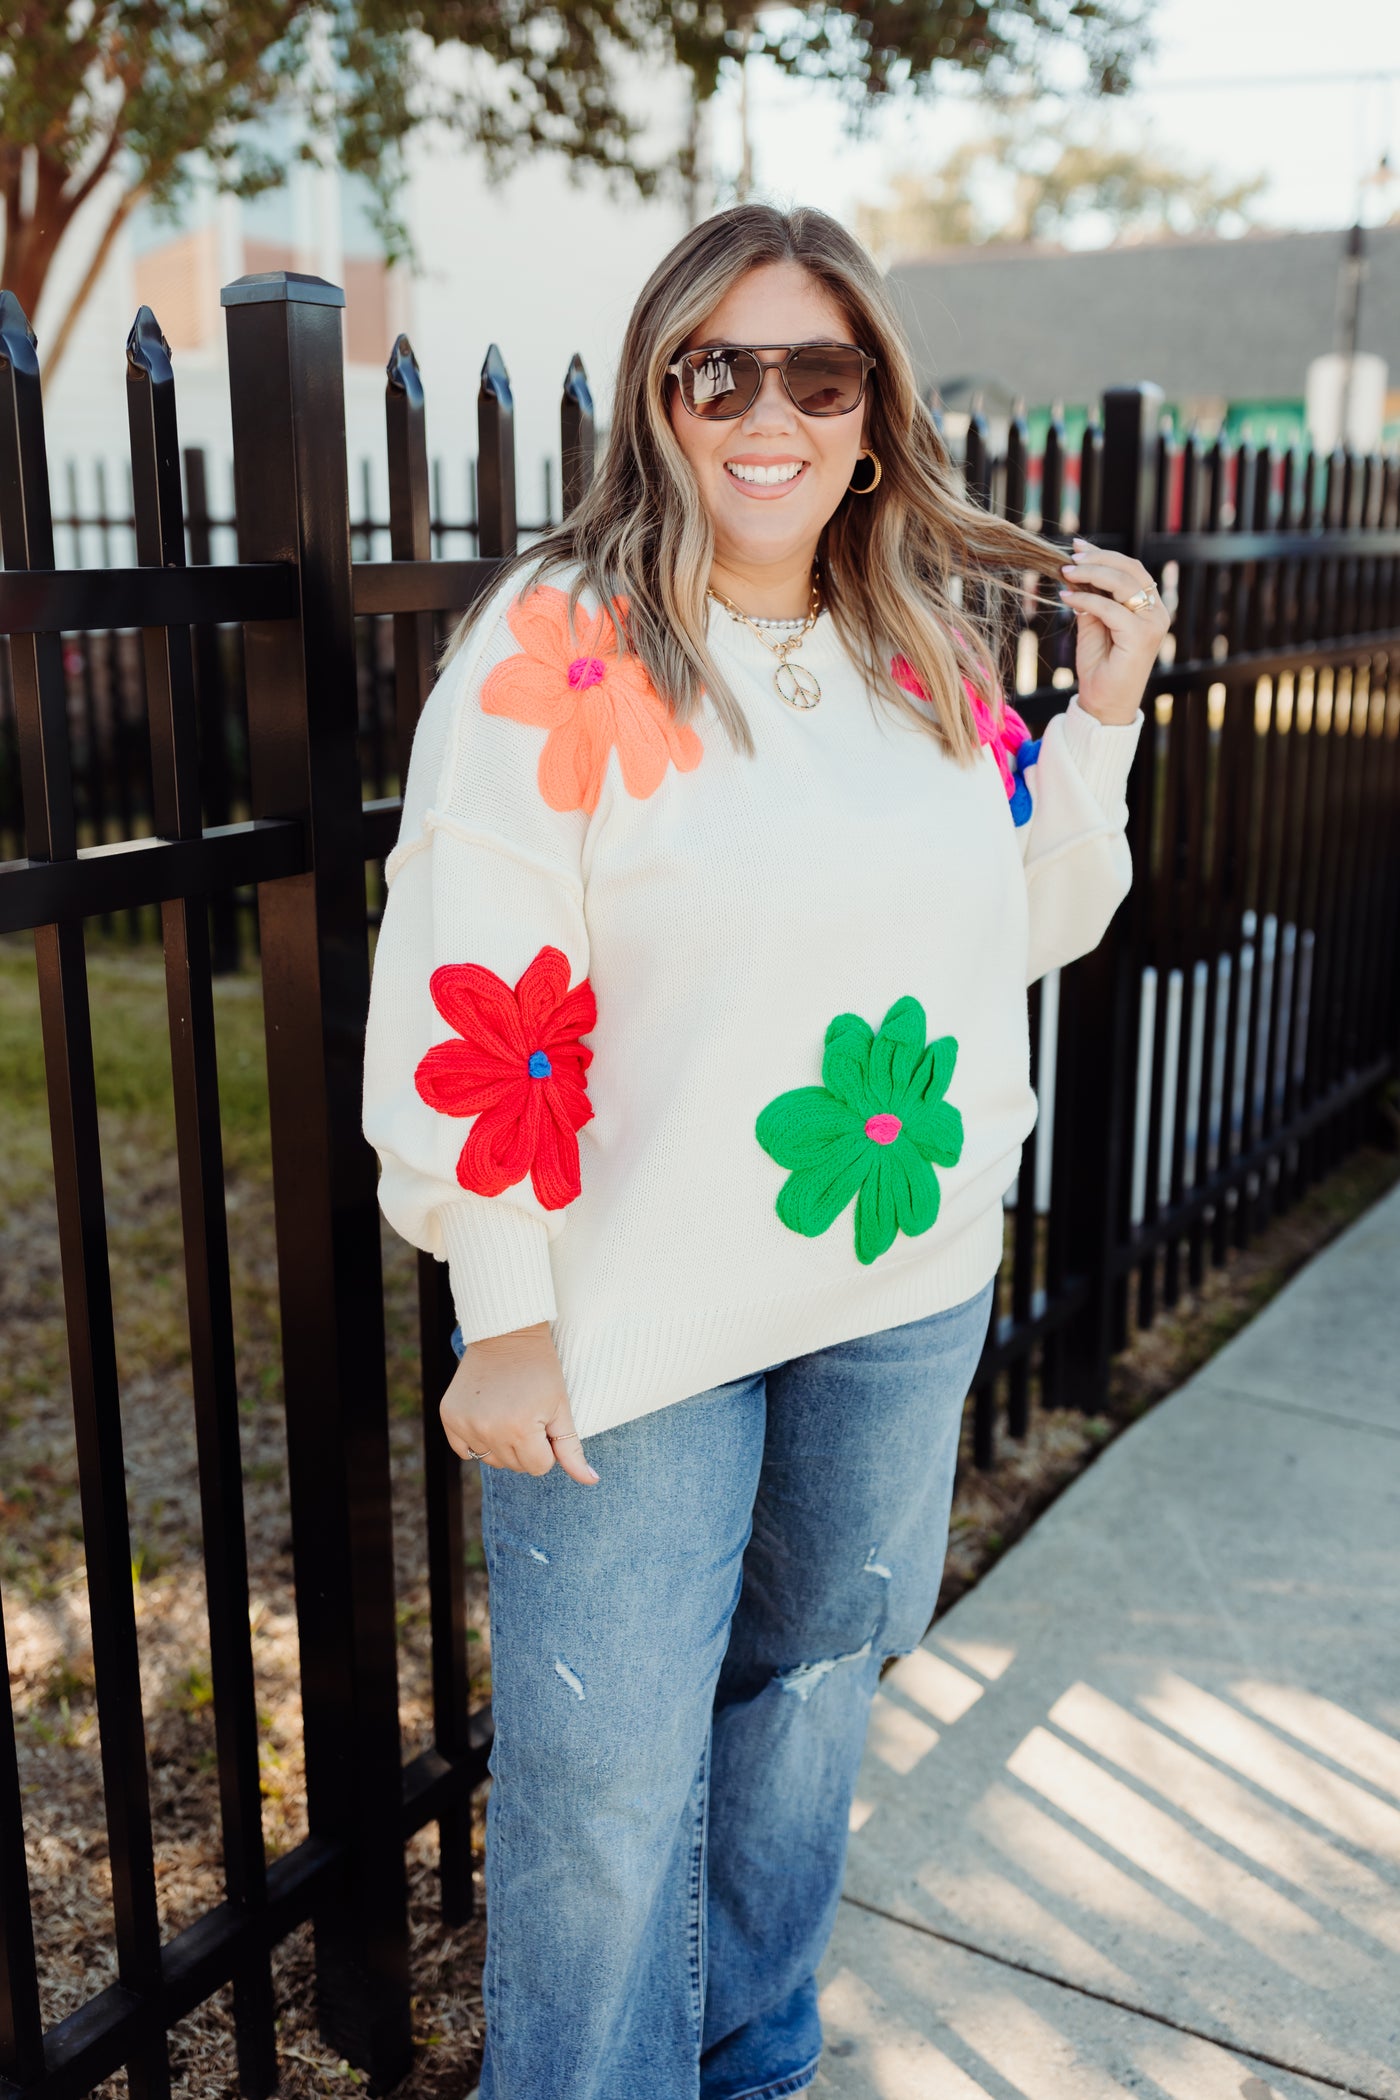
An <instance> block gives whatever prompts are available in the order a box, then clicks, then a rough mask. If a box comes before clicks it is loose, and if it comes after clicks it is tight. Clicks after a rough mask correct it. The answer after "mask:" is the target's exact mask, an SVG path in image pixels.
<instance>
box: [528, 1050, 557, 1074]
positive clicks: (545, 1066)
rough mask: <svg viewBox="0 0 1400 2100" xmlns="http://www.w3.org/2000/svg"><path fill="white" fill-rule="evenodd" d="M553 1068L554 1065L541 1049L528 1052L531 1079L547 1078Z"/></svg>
mask: <svg viewBox="0 0 1400 2100" xmlns="http://www.w3.org/2000/svg"><path fill="white" fill-rule="evenodd" d="M553 1070H554V1067H553V1065H552V1064H551V1063H550V1061H549V1058H548V1057H547V1055H546V1054H545V1052H544V1051H543V1050H532V1051H531V1052H530V1077H531V1078H532V1079H548V1077H549V1075H550V1073H551V1072H552V1071H553Z"/></svg>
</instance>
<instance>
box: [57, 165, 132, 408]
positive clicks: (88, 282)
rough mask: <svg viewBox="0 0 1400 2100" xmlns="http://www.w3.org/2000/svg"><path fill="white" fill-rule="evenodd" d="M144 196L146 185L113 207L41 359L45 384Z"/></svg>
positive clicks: (128, 194)
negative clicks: (48, 348)
mask: <svg viewBox="0 0 1400 2100" xmlns="http://www.w3.org/2000/svg"><path fill="white" fill-rule="evenodd" d="M145 194H146V192H145V187H144V185H141V186H138V187H137V188H136V189H131V190H127V191H126V193H125V194H124V195H123V196H121V197H119V198H118V199H117V202H116V204H115V205H114V206H113V209H112V216H111V217H110V218H109V219H108V221H107V225H106V228H105V230H104V232H103V235H102V238H101V240H100V241H99V242H98V244H97V246H96V248H95V249H94V250H93V253H92V260H91V261H90V262H89V264H88V266H87V269H86V270H85V271H84V273H83V278H82V282H81V283H80V284H79V285H78V287H77V289H76V291H75V292H74V293H73V296H72V298H71V299H70V300H69V301H68V310H67V312H66V313H65V314H64V316H63V319H62V320H61V321H60V322H59V325H58V330H57V333H56V334H55V336H54V339H53V348H52V349H51V350H50V351H49V354H48V356H47V357H41V365H42V370H43V377H44V380H45V383H46V384H47V383H48V382H49V381H51V380H52V378H53V375H54V373H55V372H56V371H57V370H58V367H59V363H60V360H61V359H62V357H63V353H64V351H65V350H66V349H67V348H68V343H69V339H70V337H71V336H72V333H73V330H74V328H75V326H76V325H77V320H78V316H79V314H80V313H81V312H82V310H83V307H84V305H85V304H86V302H87V297H88V294H89V293H90V292H91V290H92V288H93V286H94V285H95V284H96V282H97V280H98V278H99V277H100V276H101V275H102V272H103V269H104V267H105V265H106V262H107V258H108V256H109V255H110V254H111V252H112V243H113V242H114V241H115V240H116V237H117V235H118V234H119V233H120V232H121V230H122V228H123V226H125V224H126V222H127V220H128V219H129V218H130V217H131V214H132V213H133V212H134V211H135V209H136V207H137V205H138V204H139V203H140V202H141V199H142V198H143V197H144V196H145Z"/></svg>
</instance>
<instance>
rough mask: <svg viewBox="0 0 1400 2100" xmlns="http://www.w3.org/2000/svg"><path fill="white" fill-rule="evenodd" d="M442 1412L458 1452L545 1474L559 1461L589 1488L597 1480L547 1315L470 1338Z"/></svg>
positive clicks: (514, 1469) (489, 1463)
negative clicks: (529, 1324)
mask: <svg viewBox="0 0 1400 2100" xmlns="http://www.w3.org/2000/svg"><path fill="white" fill-rule="evenodd" d="M438 1412H439V1414H440V1415H441V1416H442V1426H443V1428H444V1429H445V1430H446V1432H447V1441H448V1443H449V1444H451V1446H452V1448H453V1450H454V1451H455V1452H456V1453H457V1455H458V1457H459V1458H468V1457H471V1456H472V1455H475V1456H476V1457H478V1458H479V1459H480V1460H481V1462H482V1464H483V1465H487V1466H505V1467H507V1468H508V1469H509V1470H510V1471H511V1472H513V1473H547V1472H548V1471H549V1469H550V1467H551V1466H552V1465H553V1464H554V1463H555V1461H556V1459H557V1460H558V1462H559V1464H560V1465H561V1466H562V1467H563V1468H564V1471H565V1472H566V1473H567V1474H568V1475H569V1476H570V1478H571V1479H573V1480H578V1481H581V1482H583V1484H584V1485H585V1486H587V1487H591V1486H592V1485H593V1483H594V1482H595V1481H596V1480H597V1478H598V1475H597V1474H596V1473H595V1472H594V1470H593V1468H592V1466H590V1465H589V1463H588V1460H587V1459H586V1458H585V1457H584V1455H583V1440H582V1438H581V1437H580V1435H579V1433H578V1431H577V1430H576V1429H575V1427H574V1417H573V1410H572V1408H571V1407H570V1406H569V1395H568V1393H567V1392H566V1391H565V1388H564V1373H563V1371H562V1370H561V1369H560V1367H559V1357H558V1354H557V1353H556V1351H555V1347H554V1339H553V1337H552V1335H551V1334H550V1331H549V1322H548V1321H547V1320H541V1321H540V1322H539V1323H538V1324H537V1325H536V1326H534V1327H520V1328H517V1329H516V1331H515V1332H514V1333H513V1334H493V1335H488V1336H486V1338H485V1339H484V1340H482V1341H479V1342H468V1344H467V1346H466V1349H465V1350H464V1351H463V1354H462V1360H461V1362H460V1363H459V1364H458V1366H457V1369H456V1371H455V1373H454V1374H453V1379H452V1383H451V1385H450V1386H449V1387H448V1388H447V1391H446V1392H445V1393H444V1394H443V1396H442V1400H441V1402H440V1404H439V1408H438Z"/></svg>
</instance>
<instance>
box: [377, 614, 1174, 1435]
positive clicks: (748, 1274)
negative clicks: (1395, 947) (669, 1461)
mask: <svg viewBox="0 0 1400 2100" xmlns="http://www.w3.org/2000/svg"><path fill="white" fill-rule="evenodd" d="M557 581H563V579H558V580H557ZM518 592H519V593H522V594H521V595H517V593H518ZM592 606H593V601H592V600H590V599H589V598H587V597H585V599H584V601H583V603H582V605H581V607H580V612H579V616H578V622H577V626H576V629H575V631H574V632H573V633H572V634H571V633H569V632H568V631H567V630H566V626H565V619H564V610H563V608H564V594H563V592H562V591H561V590H559V589H558V588H557V587H555V586H548V587H544V588H538V589H535V590H533V591H531V590H530V588H529V585H528V583H527V584H526V585H525V586H519V585H517V590H516V591H512V590H510V588H509V587H506V588H505V589H498V590H497V592H496V593H495V594H494V596H493V598H492V600H491V601H490V602H489V603H488V604H487V605H486V607H485V608H484V609H483V614H482V617H481V618H480V620H479V621H478V623H477V625H476V627H475V628H474V630H473V634H472V636H471V638H470V639H469V641H468V643H467V644H466V646H465V647H464V648H463V649H462V650H460V651H459V652H458V654H457V656H456V657H455V658H454V659H453V661H452V663H451V664H450V665H449V666H448V668H447V670H446V671H445V672H444V674H443V676H442V677H441V678H440V679H439V681H438V683H437V685H436V686H435V688H434V690H433V692H432V693H431V694H430V696H429V698H428V701H427V703H426V705H425V707H424V710H423V714H422V718H421V720H420V722H419V725H418V730H417V733H416V736H415V739H414V744H413V751H412V757H411V761H410V764H409V772H408V780H407V783H406V789H405V794H404V808H403V820H402V824H401V827H400V831H399V838H398V843H397V845H396V846H395V848H394V850H393V852H392V853H391V854H390V856H389V859H388V862H387V864H386V873H387V876H388V879H389V885H390V887H389V894H388V900H387V904H386V907H385V912H384V918H383V923H382V926H381V928H380V932H379V939H378V946H377V948H376V951H375V958H374V970H373V979H372V985H371V992H370V1007H369V1019H368V1035H367V1041H366V1053H365V1069H364V1130H365V1135H366V1137H367V1138H368V1140H369V1142H370V1143H371V1144H372V1145H373V1146H374V1148H375V1150H376V1152H377V1153H378V1155H379V1158H380V1161H381V1164H382V1169H383V1171H382V1174H381V1178H380V1182H379V1200H380V1203H381V1206H382V1208H383V1211H384V1214H385V1216H386V1217H387V1218H388V1220H389V1222H390V1224H391V1225H393V1226H394V1228H395V1229H396V1230H397V1231H398V1232H400V1233H401V1234H402V1235H403V1236H404V1238H405V1239H407V1240H409V1241H410V1242H411V1243H412V1244H413V1245H414V1246H416V1247H422V1248H426V1249H427V1250H428V1251H429V1253H431V1254H433V1255H435V1256H437V1257H438V1258H439V1259H445V1260H446V1261H447V1262H448V1264H449V1270H450V1276H451V1284H452V1293H453V1298H454V1301H455V1304H456V1309H457V1316H458V1318H459V1320H460V1321H461V1325H462V1330H463V1333H464V1334H465V1335H466V1337H467V1339H468V1340H469V1341H470V1340H475V1339H477V1338H479V1337H481V1336H485V1335H491V1334H499V1333H503V1332H505V1331H507V1330H509V1329H511V1328H516V1327H522V1326H526V1325H529V1324H530V1323H532V1322H534V1321H538V1320H545V1319H547V1320H549V1321H550V1322H551V1323H552V1332H553V1336H554V1341H555V1344H556V1346H557V1349H558V1352H559V1358H560V1362H561V1364H562V1367H563V1372H564V1378H565V1383H566V1385H567V1388H568V1391H569V1395H570V1399H571V1402H572V1405H573V1410H574V1417H575V1421H576V1423H577V1425H578V1427H579V1429H580V1430H581V1431H582V1432H583V1433H584V1434H585V1435H587V1434H589V1433H590V1432H593V1431H597V1430H602V1429H606V1428H609V1427H611V1426H612V1425H614V1424H616V1423H619V1422H625V1421H627V1420H628V1419H629V1418H631V1417H633V1416H635V1415H640V1414H645V1413H647V1412H648V1411H649V1410H651V1409H653V1408H658V1407H664V1406H666V1405H668V1404H669V1403H670V1402H672V1401H676V1400H681V1399H684V1398H686V1397H687V1396H688V1395H691V1394H694V1393H699V1392H703V1391H705V1390H706V1389H707V1388H708V1387H710V1386H714V1385H717V1384H721V1383H724V1382H725V1381H727V1380H729V1379H733V1378H737V1377H739V1376H741V1375H742V1374H744V1373H746V1372H749V1371H753V1370H756V1369H759V1368H761V1367H763V1366H765V1365H767V1364H771V1363H777V1362H781V1361H783V1360H784V1359H786V1358H788V1357H791V1356H794V1355H798V1354H802V1353H805V1352H806V1351H809V1350H813V1349H819V1348H822V1347H824V1346H825V1345H827V1344H829V1343H832V1342H836V1341H840V1340H843V1339H846V1338H848V1337H850V1336H853V1335H858V1334H864V1333H869V1332H872V1331H874V1330H875V1329H878V1328H881V1327H886V1326H892V1325H894V1324H896V1323H898V1322H900V1321H905V1320H913V1319H917V1318H920V1317H921V1316H923V1315H924V1314H927V1313H931V1312H935V1311H938V1310H940V1309H942V1308H944V1307H947V1306H951V1305H955V1304H959V1303H961V1302H962V1301H963V1300H964V1299H966V1298H969V1297H971V1296H972V1295H973V1294H974V1293H975V1292H977V1291H978V1290H980V1288H981V1287H982V1285H983V1284H985V1283H986V1281H987V1280H988V1278H989V1277H990V1276H991V1275H992V1274H993V1273H994V1272H995V1270H996V1268H997V1265H998V1263H999V1261H1000V1258H1001V1247H1002V1198H1003V1195H1004V1193H1005V1191H1006V1189H1007V1188H1008V1187H1009V1185H1010V1184H1011V1182H1012V1181H1013V1180H1014V1179H1015V1177H1016V1173H1017V1167H1018V1162H1019V1156H1020V1150H1021V1145H1022V1142H1023V1140H1024V1139H1025V1137H1026V1135H1027V1133H1028V1132H1029V1130H1030V1129H1031V1127H1032V1125H1033V1123H1034V1120H1035V1113H1036V1102H1035V1096H1034V1094H1033V1093H1032V1091H1031V1088H1030V1085H1029V1083H1028V1052H1029V1041H1028V1031H1027V1019H1026V986H1027V984H1028V983H1029V982H1030V981H1031V980H1033V979H1034V978H1036V977H1038V976H1039V975H1040V974H1041V973H1042V972H1043V971H1045V970H1047V969H1050V968H1052V967H1053V966H1055V965H1056V964H1059V963H1065V962H1068V961H1070V960H1071V958H1072V957H1074V956H1077V955H1082V954H1083V953H1084V952H1085V951H1086V950H1087V949H1090V948H1092V947H1094V945H1095V944H1096V943H1097V942H1098V940H1099V939H1100V937H1101V936H1102V934H1103V931H1104V928H1105V927H1106V926H1107V924H1108V922H1109V919H1110V918H1111V917H1112V915H1113V912H1114V910H1115V909H1116V907H1117V906H1118V904H1119V903H1120V901H1121V900H1122V898H1123V897H1124V895H1125V894H1126V892H1127V890H1128V887H1129V883H1130V880H1131V869H1130V864H1129V854H1128V848H1127V843H1126V840H1125V837H1124V824H1125V821H1126V814H1127V812H1126V805H1125V800H1124V788H1125V782H1126V779H1127V775H1128V769H1129V767H1130V765H1131V763H1132V758H1133V753H1134V750H1135V749H1136V746H1137V740H1138V734H1139V731H1140V729H1141V725H1142V716H1141V714H1140V713H1139V714H1138V716H1137V717H1136V718H1135V720H1134V721H1133V722H1132V723H1130V724H1128V725H1127V726H1124V727H1117V726H1114V727H1109V726H1106V725H1104V724H1102V723H1100V722H1098V721H1097V720H1096V719H1095V718H1094V717H1093V716H1091V715H1090V714H1089V713H1087V712H1086V711H1085V710H1084V709H1082V708H1081V707H1080V706H1079V705H1078V703H1077V701H1074V700H1071V701H1070V703H1069V706H1068V707H1067V709H1066V710H1065V711H1064V712H1063V713H1062V714H1058V715H1056V716H1054V717H1053V718H1052V720H1051V722H1050V724H1049V726H1048V728H1047V729H1046V731H1045V734H1044V737H1043V738H1042V739H1041V740H1040V742H1039V745H1038V746H1037V745H1036V744H1033V743H1021V738H1020V735H1019V734H1015V733H1012V734H1010V735H1006V736H1003V738H1002V739H1001V740H1000V751H999V746H998V741H997V740H995V739H994V740H993V741H992V742H991V743H990V744H989V745H988V746H987V747H986V748H984V749H983V752H982V755H981V760H980V762H979V763H977V764H974V765H972V766H965V765H959V764H957V763H956V762H954V761H953V760H952V759H950V758H949V757H947V756H946V755H945V753H944V751H943V749H942V747H941V746H940V745H939V744H938V743H936V742H935V741H934V739H933V738H932V737H930V736H928V735H927V734H926V733H925V732H923V731H922V730H920V729H918V728H917V727H915V726H913V725H911V724H907V723H904V722H902V721H901V720H899V719H898V718H897V717H896V716H895V715H894V713H893V711H892V710H890V709H889V708H888V707H886V706H885V705H884V704H883V703H882V702H881V701H879V700H878V699H872V697H871V696H870V694H869V693H868V691H867V689H866V686H865V683H864V681H863V680H862V678H861V676H860V675H859V673H858V671H857V669H856V668H855V666H854V665H853V664H852V662H851V660H850V658H849V657H848V656H847V654H846V652H845V649H844V648H843V646H842V644H841V642H840V640H839V639H838V637H837V635H836V632H835V630H834V627H833V625H832V621H831V618H830V616H829V615H828V614H826V613H823V614H822V615H821V616H820V618H819V619H818V621H817V623H816V626H815V627H814V629H813V630H812V632H811V633H810V634H809V635H808V637H807V638H806V640H805V641H804V643H803V644H802V648H801V652H800V658H799V660H800V662H802V663H803V664H804V665H806V666H808V667H809V668H810V669H811V670H812V671H813V672H814V673H815V674H816V676H817V678H818V679H819V680H820V682H821V694H822V697H821V701H820V704H819V705H818V706H816V707H815V708H813V709H811V710H810V711H809V712H806V713H798V712H794V711H793V710H792V709H790V708H789V707H787V706H785V705H784V704H783V702H782V701H781V700H780V699H779V698H778V696H777V694H776V693H775V691H774V687H773V668H774V660H773V657H772V655H771V653H770V651H769V650H768V649H767V648H766V647H765V646H764V644H763V643H762V642H761V641H760V640H759V639H758V637H757V636H756V635H754V634H753V633H751V632H750V631H749V630H748V629H747V628H745V627H742V626H740V625H739V624H738V623H737V622H735V621H733V620H732V619H731V618H730V616H729V615H728V614H727V613H725V612H724V611H723V610H722V609H721V608H719V607H717V606H712V608H711V620H710V644H711V647H712V649H713V650H714V652H715V655H716V658H717V660H718V661H719V662H721V663H722V664H723V666H724V669H725V672H726V674H727V676H728V677H729V678H730V680H731V681H732V684H733V688H734V690H735V692H736V693H737V694H738V695H739V697H740V698H741V700H742V702H743V705H744V707H745V710H746V713H747V716H748V720H749V723H750V726H751V728H752V731H753V736H754V741H755V744H756V747H757V750H756V755H755V756H753V757H745V756H742V755H739V754H738V753H736V752H735V751H734V749H733V747H732V746H731V745H730V743H729V740H728V738H727V736H726V735H725V734H724V732H723V730H722V729H721V728H720V726H719V724H718V722H717V720H716V718H715V717H714V715H713V713H712V712H711V711H710V710H709V708H708V706H707V705H706V706H705V707H704V708H703V709H702V713H701V715H700V716H699V718H698V719H697V721H696V723H695V725H694V728H688V727H687V728H678V727H677V725H676V724H675V723H673V722H672V721H671V719H670V716H669V714H668V713H667V711H666V710H665V708H664V707H663V706H662V705H661V703H660V701H659V700H658V699H657V696H656V695H655V693H654V692H653V690H652V688H651V686H650V684H649V682H648V681H647V680H646V678H645V675H644V674H643V673H642V671H641V669H640V666H639V665H638V664H637V663H636V661H635V659H632V658H626V657H624V658H622V659H619V657H618V656H617V654H616V651H615V647H614V642H613V629H612V623H611V621H610V620H609V619H608V617H607V615H606V613H602V614H598V613H596V612H594V611H593V610H592V609H591V608H592ZM1015 729H1016V730H1017V731H1019V732H1021V733H1023V732H1024V725H1023V724H1019V722H1017V723H1016V724H1015ZM1018 744H1019V745H1020V763H1019V764H1018V763H1017V760H1016V758H1015V757H1014V756H1011V755H1010V752H1011V749H1012V747H1014V746H1015V745H1018ZM999 768H1000V770H999ZM1013 790H1014V793H1013V792H1011V791H1013Z"/></svg>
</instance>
